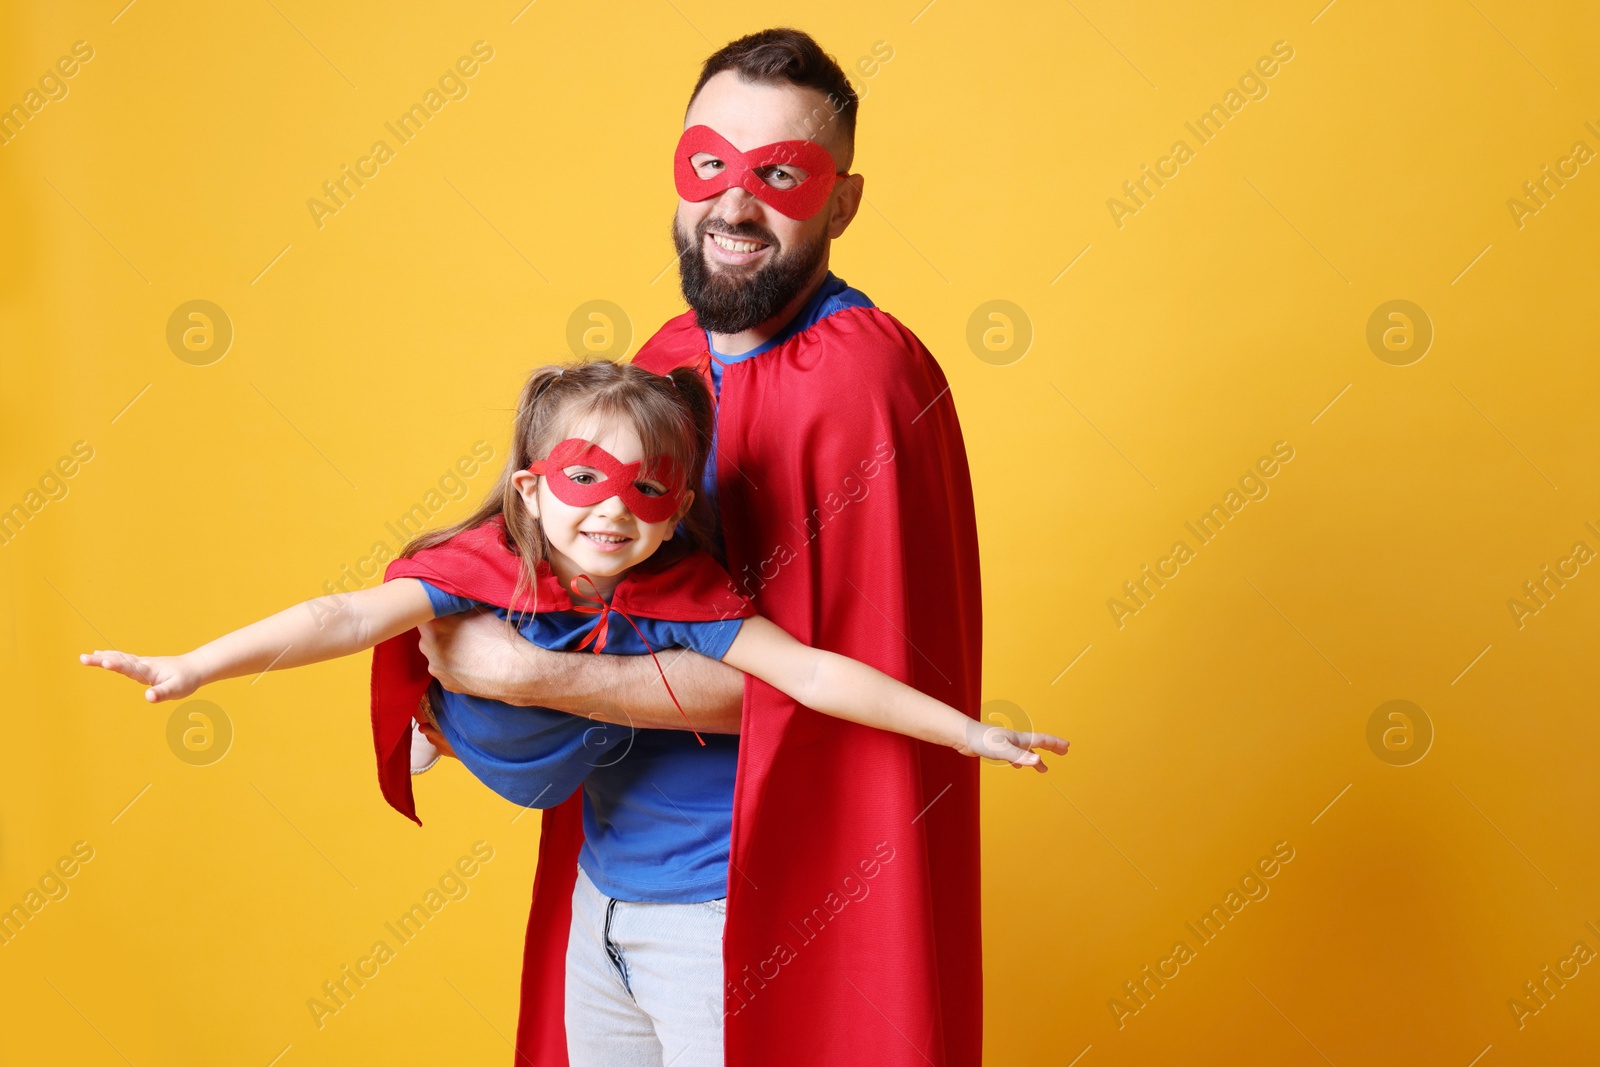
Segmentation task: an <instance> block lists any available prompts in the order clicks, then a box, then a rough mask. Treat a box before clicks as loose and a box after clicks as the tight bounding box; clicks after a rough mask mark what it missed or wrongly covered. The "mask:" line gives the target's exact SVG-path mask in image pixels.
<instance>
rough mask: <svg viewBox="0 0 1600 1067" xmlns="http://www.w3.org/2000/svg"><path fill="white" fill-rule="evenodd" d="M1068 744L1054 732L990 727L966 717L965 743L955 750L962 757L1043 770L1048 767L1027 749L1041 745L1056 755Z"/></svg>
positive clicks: (1063, 750)
mask: <svg viewBox="0 0 1600 1067" xmlns="http://www.w3.org/2000/svg"><path fill="white" fill-rule="evenodd" d="M1069 744H1071V742H1070V741H1064V740H1062V739H1061V738H1059V737H1057V736H1056V735H1055V734H1036V733H1023V732H1021V731H1018V730H1007V729H1005V728H1004V727H1000V726H992V725H990V724H988V723H984V722H979V721H978V720H977V719H968V720H967V723H966V739H965V743H964V744H960V745H957V746H956V751H957V752H959V753H961V754H962V755H963V756H982V757H983V758H985V759H997V760H1004V761H1005V762H1007V763H1009V764H1011V766H1013V767H1032V768H1034V769H1035V770H1037V771H1040V772H1044V771H1047V770H1049V768H1048V767H1046V766H1045V765H1044V760H1043V759H1041V758H1040V757H1039V755H1038V754H1037V753H1035V752H1032V751H1030V750H1031V749H1035V748H1042V749H1046V750H1048V751H1050V752H1054V753H1055V754H1056V755H1058V756H1065V755H1066V754H1067V746H1068V745H1069Z"/></svg>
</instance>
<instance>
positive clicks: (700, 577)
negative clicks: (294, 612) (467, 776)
mask: <svg viewBox="0 0 1600 1067" xmlns="http://www.w3.org/2000/svg"><path fill="white" fill-rule="evenodd" d="M521 565H522V558H521V557H520V556H519V555H518V554H517V553H516V551H515V549H514V548H512V546H511V545H510V543H509V542H508V541H507V539H506V537H505V523H504V521H503V520H502V519H501V518H500V516H498V515H496V516H495V517H494V518H492V519H490V520H489V521H488V522H485V523H483V524H482V525H479V526H475V527H473V528H472V529H470V530H466V531H463V532H462V533H459V534H457V535H456V536H455V537H452V538H451V539H450V540H448V541H446V542H444V543H443V544H439V545H435V546H434V547H432V548H425V549H423V550H422V551H420V552H418V553H417V554H416V555H414V556H410V557H407V558H405V559H397V560H394V561H393V562H391V563H390V564H389V566H388V568H387V569H386V570H385V571H384V572H383V580H384V581H386V582H387V581H389V580H390V579H391V578H421V579H423V580H424V581H427V582H430V583H432V584H433V585H436V586H438V587H439V588H440V589H443V590H444V591H445V592H447V593H454V594H455V595H457V596H464V597H469V598H471V599H473V600H481V601H483V602H484V603H487V604H493V605H495V606H496V607H502V608H508V609H511V610H514V611H527V612H534V611H571V610H573V603H572V599H571V598H570V597H569V596H568V595H567V591H566V590H565V589H563V588H562V587H561V582H560V580H559V579H557V578H556V576H555V574H554V572H552V571H551V569H550V564H549V563H547V562H545V561H544V560H540V561H539V566H538V570H537V573H536V574H535V582H534V590H533V592H534V595H533V596H529V595H528V593H527V592H526V591H525V592H524V593H523V594H522V596H520V597H518V598H517V601H516V603H515V604H513V603H512V593H513V591H514V590H515V588H516V581H517V572H518V570H519V568H520V567H521ZM580 592H581V590H580ZM580 601H581V598H580ZM611 607H612V608H613V609H614V610H620V611H622V612H624V613H626V614H628V615H632V616H635V617H642V618H647V619H662V620H665V621H677V622H712V621H717V620H720V619H737V618H745V617H748V616H749V615H751V614H753V613H754V609H753V608H752V607H751V606H750V602H749V601H748V600H746V599H745V598H744V597H742V596H740V595H739V594H738V593H736V592H734V591H733V583H732V581H731V580H730V579H729V577H728V572H727V571H725V570H723V568H722V566H721V564H719V563H717V561H716V560H714V559H712V558H711V557H710V556H709V555H707V554H706V553H704V552H699V551H693V552H690V551H685V550H682V549H679V548H676V547H675V545H674V544H672V543H668V544H666V545H663V546H662V547H661V549H660V550H659V551H657V552H656V554H655V555H654V556H652V557H651V558H650V559H648V560H646V561H645V562H644V563H642V564H640V565H639V566H637V567H635V568H633V569H632V570H631V571H629V572H628V573H627V574H626V575H624V576H623V578H622V580H621V581H619V582H618V583H617V588H616V591H615V592H614V593H613V594H612V596H611ZM609 625H620V626H626V625H627V623H612V624H609ZM418 640H419V635H418V633H417V631H416V630H407V631H406V632H405V633H403V634H400V635H398V636H396V637H391V638H390V639H389V640H387V641H384V642H382V643H380V644H379V645H377V646H376V647H374V648H373V650H372V741H373V746H374V747H375V749H376V751H377V756H378V785H379V787H380V788H382V790H383V796H384V799H386V800H387V801H388V802H389V803H390V804H391V805H393V806H394V808H395V810H396V811H398V812H400V813H401V814H402V815H404V816H406V817H407V818H408V819H410V820H411V821H413V822H415V823H416V824H417V825H418V826H420V825H422V820H421V819H419V818H417V809H416V801H415V798H414V797H413V796H412V793H411V722H412V718H413V716H414V714H415V713H416V710H417V702H418V701H420V700H421V699H422V695H423V693H425V692H427V689H428V684H429V683H430V682H431V681H432V680H433V679H432V676H431V675H429V674H428V661H427V659H425V658H424V657H423V655H422V652H421V650H420V649H419V648H418V644H417V642H418ZM581 799H582V796H581V794H577V793H575V794H573V796H572V797H571V798H569V799H568V800H567V801H566V802H565V803H563V804H562V805H560V806H559V807H556V808H551V809H549V810H547V811H546V813H545V828H546V830H547V831H549V830H550V829H551V816H553V815H555V814H556V813H557V812H561V813H563V814H562V815H561V819H562V820H566V821H571V822H575V823H576V824H577V828H578V829H577V833H578V838H577V840H578V842H579V843H580V844H581V842H582V837H583V824H582V810H583V809H582V808H581V807H580V806H579V803H580V801H581ZM568 809H570V810H568ZM559 835H560V831H559V830H558V832H557V835H556V836H558V837H559ZM543 855H544V848H543V846H541V848H540V856H541V861H540V868H539V870H540V876H541V878H542V877H543V874H544V872H545V871H546V870H547V869H548V868H546V867H545V866H544V863H543V859H542V857H543ZM573 862H574V864H575V863H576V862H577V853H576V850H574V852H573ZM575 879H576V870H575V869H574V870H572V871H568V872H567V890H568V893H569V894H570V893H571V889H572V883H573V882H574V881H575Z"/></svg>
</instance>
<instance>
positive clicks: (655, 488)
mask: <svg viewBox="0 0 1600 1067" xmlns="http://www.w3.org/2000/svg"><path fill="white" fill-rule="evenodd" d="M633 487H634V488H635V489H637V490H639V492H641V493H643V494H644V495H645V496H666V495H667V491H666V490H665V489H663V488H661V486H659V485H656V484H655V483H653V482H634V483H633Z"/></svg>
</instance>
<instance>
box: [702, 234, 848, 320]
mask: <svg viewBox="0 0 1600 1067" xmlns="http://www.w3.org/2000/svg"><path fill="white" fill-rule="evenodd" d="M711 221H712V220H711V219H709V218H707V219H702V220H701V222H700V225H698V226H696V227H695V233H694V244H693V245H692V246H691V245H690V244H689V242H688V241H687V240H685V238H684V236H683V234H682V233H681V232H680V231H679V229H678V224H677V220H676V219H674V220H673V224H672V244H673V246H674V247H675V248H676V249H677V250H678V279H679V282H680V283H681V285H682V287H683V298H684V300H686V301H688V304H689V306H690V307H691V308H693V309H694V314H695V318H696V319H697V320H698V321H699V323H700V328H701V329H703V330H709V331H710V332H712V333H721V334H731V333H743V332H744V331H745V330H748V329H750V328H751V327H754V326H758V325H760V324H761V323H763V322H766V321H767V320H768V319H770V318H772V317H773V316H774V315H776V314H778V312H780V311H782V310H783V309H784V308H785V307H786V306H787V305H788V303H789V301H791V300H793V299H794V298H795V296H796V295H798V294H799V292H800V291H801V290H802V289H804V288H805V287H806V283H807V282H809V281H810V280H811V278H812V276H813V275H814V274H815V273H816V269H817V266H818V264H820V263H821V262H822V260H823V257H824V256H826V255H827V254H828V242H827V238H826V236H825V235H818V237H817V239H816V240H815V241H813V242H809V243H803V244H797V245H795V246H794V247H793V248H791V249H789V250H787V251H783V250H781V249H780V246H779V244H778V241H777V239H776V238H775V237H773V236H772V234H770V233H768V232H767V231H766V230H764V229H762V228H761V227H760V226H757V225H755V224H754V223H750V222H745V223H740V224H739V225H737V226H729V225H728V224H727V223H719V224H718V226H717V228H716V230H715V231H708V226H709V224H710V223H711ZM707 232H716V233H720V234H723V235H724V236H727V237H734V238H740V237H743V238H748V239H750V240H753V241H763V242H765V243H766V244H767V245H768V246H769V247H770V248H771V249H772V250H773V251H772V253H771V255H770V256H768V259H767V262H766V263H765V264H763V265H762V266H761V268H760V269H759V270H757V271H755V273H753V274H750V273H741V272H737V271H734V270H728V269H726V268H724V269H721V270H714V269H713V268H712V267H711V265H710V264H709V263H707V262H706V248H705V243H706V233H707Z"/></svg>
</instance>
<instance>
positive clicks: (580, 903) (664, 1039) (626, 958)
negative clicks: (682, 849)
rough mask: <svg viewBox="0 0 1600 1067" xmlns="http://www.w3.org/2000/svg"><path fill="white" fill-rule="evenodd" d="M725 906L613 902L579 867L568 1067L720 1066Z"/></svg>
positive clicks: (570, 955) (570, 963) (570, 943)
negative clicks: (569, 1066)
mask: <svg viewBox="0 0 1600 1067" xmlns="http://www.w3.org/2000/svg"><path fill="white" fill-rule="evenodd" d="M726 916H727V898H725V897H724V898H722V899H719V900H707V901H702V902H700V903H696V904H654V903H641V902H636V901H631V900H617V899H615V898H613V897H609V896H607V895H606V894H605V893H603V892H601V891H600V890H599V889H598V888H597V887H596V886H595V884H594V882H592V881H590V879H589V876H588V875H587V874H585V873H584V871H583V869H582V868H579V870H578V882H577V885H576V886H575V887H574V889H573V892H572V932H571V934H570V936H569V937H568V940H567V1002H566V1024H567V1056H568V1059H569V1061H570V1063H571V1067H722V992H723V975H722V925H723V920H724V919H725V918H726Z"/></svg>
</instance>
